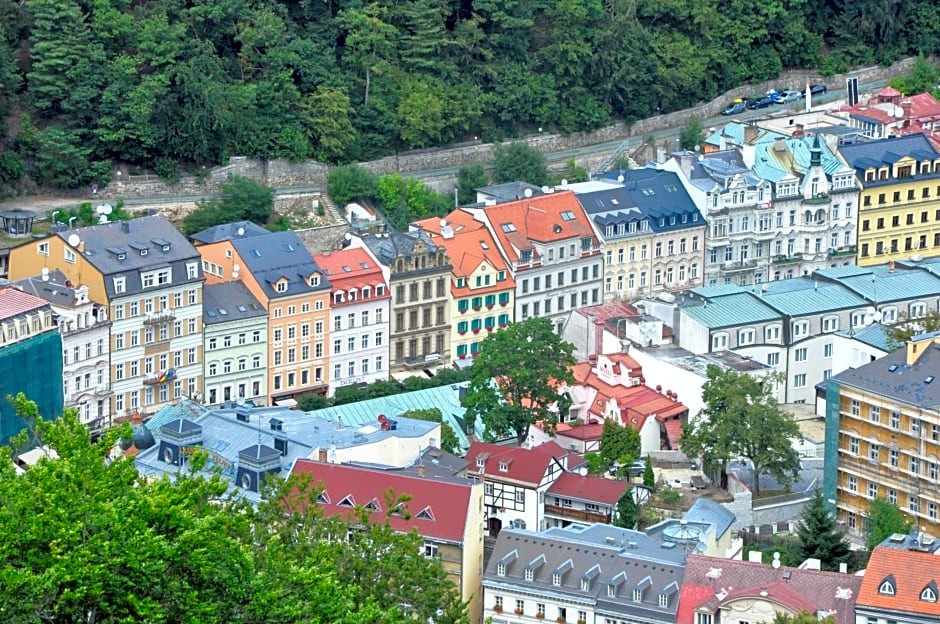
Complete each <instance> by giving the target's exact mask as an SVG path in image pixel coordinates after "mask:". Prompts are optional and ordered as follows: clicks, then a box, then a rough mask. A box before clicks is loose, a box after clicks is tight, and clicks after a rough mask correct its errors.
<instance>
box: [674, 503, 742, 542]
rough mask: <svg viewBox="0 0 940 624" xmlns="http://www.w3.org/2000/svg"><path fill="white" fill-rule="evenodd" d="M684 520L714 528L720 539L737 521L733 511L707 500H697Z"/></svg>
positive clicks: (686, 513) (684, 516)
mask: <svg viewBox="0 0 940 624" xmlns="http://www.w3.org/2000/svg"><path fill="white" fill-rule="evenodd" d="M682 518H683V520H687V521H689V522H701V523H704V524H710V525H712V526H714V527H715V534H716V536H717V537H718V538H721V536H722V535H724V534H725V532H726V531H727V530H728V529H730V528H731V525H732V524H734V521H735V519H736V518H735V515H734V514H733V513H731V511H729V510H728V509H725V508H724V507H722V506H721V505H719V504H718V503H716V502H715V501H713V500H709V499H707V498H699V499H698V500H696V501H695V503H693V504H692V507H690V508H689V510H688V511H687V512H685V514H684V515H683V516H682Z"/></svg>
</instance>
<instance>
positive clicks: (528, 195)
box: [522, 188, 532, 197]
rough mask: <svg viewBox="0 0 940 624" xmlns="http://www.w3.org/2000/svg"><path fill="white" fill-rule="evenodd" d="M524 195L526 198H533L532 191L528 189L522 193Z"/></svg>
mask: <svg viewBox="0 0 940 624" xmlns="http://www.w3.org/2000/svg"><path fill="white" fill-rule="evenodd" d="M522 194H523V195H525V196H526V197H532V189H530V188H527V189H526V190H524V191H522Z"/></svg>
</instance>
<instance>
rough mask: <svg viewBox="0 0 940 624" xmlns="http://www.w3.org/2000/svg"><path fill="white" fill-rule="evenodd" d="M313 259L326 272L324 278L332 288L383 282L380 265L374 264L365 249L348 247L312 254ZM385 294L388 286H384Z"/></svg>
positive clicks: (372, 284) (356, 286)
mask: <svg viewBox="0 0 940 624" xmlns="http://www.w3.org/2000/svg"><path fill="white" fill-rule="evenodd" d="M313 261H314V262H316V263H317V266H318V267H320V270H322V271H323V272H324V273H326V274H327V276H326V278H327V280H329V282H330V285H331V286H333V289H334V290H336V289H348V288H353V287H355V288H358V287H359V286H360V285H369V286H376V285H378V284H385V277H384V275H383V274H382V267H380V266H379V265H378V264H376V262H375V260H373V259H372V256H370V255H369V252H367V251H366V250H365V249H361V248H358V247H348V248H346V249H341V250H339V251H331V252H329V253H323V254H314V255H313ZM347 268H348V269H349V270H348V271H347V270H346V269H347ZM386 296H388V288H386Z"/></svg>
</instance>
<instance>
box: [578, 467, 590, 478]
mask: <svg viewBox="0 0 940 624" xmlns="http://www.w3.org/2000/svg"><path fill="white" fill-rule="evenodd" d="M587 473H588V469H587V468H586V467H585V466H581V467H580V468H578V474H579V475H581V476H582V477H586V476H587Z"/></svg>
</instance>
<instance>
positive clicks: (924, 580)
mask: <svg viewBox="0 0 940 624" xmlns="http://www.w3.org/2000/svg"><path fill="white" fill-rule="evenodd" d="M889 576H893V577H894V587H895V593H894V595H893V596H889V595H886V594H881V593H879V592H878V589H879V588H880V587H881V584H882V582H883V581H884V580H885V579H887V578H888V577H889ZM931 581H932V582H933V583H934V590H935V594H936V593H938V592H940V589H937V587H940V556H938V555H936V554H933V553H926V552H917V551H912V550H900V549H895V548H889V547H885V546H878V547H877V548H875V550H874V551H873V552H872V554H871V559H869V561H868V568H867V569H866V570H865V579H864V580H863V581H862V587H861V589H860V590H859V593H858V600H857V601H856V604H857V605H858V606H860V607H861V606H866V607H875V608H878V609H890V610H892V611H903V612H905V613H917V614H921V615H930V616H934V617H935V618H938V619H940V601H937V602H927V601H925V600H921V599H920V595H921V592H922V591H923V590H924V588H925V587H926V586H927V585H928V584H929V583H930V582H931Z"/></svg>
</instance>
